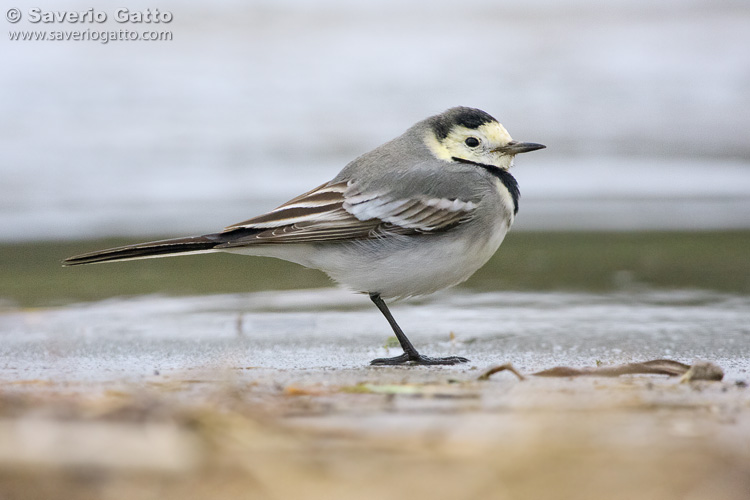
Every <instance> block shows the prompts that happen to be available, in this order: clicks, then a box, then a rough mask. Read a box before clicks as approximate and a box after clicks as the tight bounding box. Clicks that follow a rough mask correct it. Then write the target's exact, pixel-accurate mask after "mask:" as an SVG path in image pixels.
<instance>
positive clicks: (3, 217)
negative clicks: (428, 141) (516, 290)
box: [0, 0, 750, 242]
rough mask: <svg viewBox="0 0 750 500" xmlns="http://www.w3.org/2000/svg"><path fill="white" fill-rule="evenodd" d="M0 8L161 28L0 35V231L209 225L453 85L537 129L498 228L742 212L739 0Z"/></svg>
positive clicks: (747, 91) (712, 219)
mask: <svg viewBox="0 0 750 500" xmlns="http://www.w3.org/2000/svg"><path fill="white" fill-rule="evenodd" d="M21 3H25V2H21ZM17 7H18V8H20V9H21V11H22V12H23V14H24V15H25V17H24V18H23V19H22V20H21V21H20V22H18V23H17V24H10V23H8V22H6V21H3V22H4V23H5V26H4V27H5V28H7V29H8V30H60V29H71V30H72V29H78V30H85V29H92V30H104V29H109V30H114V29H122V28H123V27H125V28H130V29H136V30H140V31H143V30H168V31H171V32H172V33H173V40H172V41H156V42H145V41H138V42H128V41H112V42H109V43H107V44H102V43H99V42H95V41H79V42H73V41H67V42H61V41H56V42H28V41H27V42H21V41H9V39H8V37H7V36H4V37H3V38H4V41H3V42H2V43H3V45H4V47H3V50H2V55H1V56H0V57H2V61H3V64H2V65H3V68H4V71H2V73H1V74H0V84H1V85H2V88H3V90H4V92H3V93H2V94H1V95H0V110H1V112H0V127H1V128H0V130H2V134H0V158H1V159H0V178H1V179H2V183H1V186H0V194H1V195H2V196H1V197H0V238H1V239H2V240H3V241H6V242H13V241H29V240H57V239H80V238H97V237H104V236H133V237H135V236H137V237H140V236H157V235H158V236H161V235H172V234H183V233H185V234H186V233H201V232H211V231H214V230H216V229H218V228H221V227H224V226H225V225H228V224H230V223H234V222H238V221H240V220H244V219H246V218H248V217H250V216H252V215H254V214H255V213H257V212H259V211H261V210H266V209H270V208H273V207H275V206H277V205H278V204H280V203H282V202H284V201H286V200H287V199H289V198H290V197H292V196H294V195H296V194H298V193H300V192H302V191H304V190H307V189H310V188H311V187H314V186H317V185H318V184H320V183H322V182H324V181H326V180H328V179H329V178H330V177H332V176H333V175H334V174H335V173H337V172H338V171H339V170H340V169H341V168H342V167H343V166H344V165H345V164H346V163H347V162H348V161H350V160H352V159H353V158H355V157H356V156H357V155H359V154H361V153H363V152H366V151H368V150H369V149H371V148H373V147H375V146H377V145H379V144H381V143H382V142H384V141H387V140H389V139H390V138H392V137H395V136H396V135H399V134H400V133H402V132H403V131H404V130H405V129H406V128H408V127H409V126H410V125H411V124H413V123H414V122H416V121H418V120H420V119H422V118H424V117H426V116H429V115H432V114H436V113H439V112H441V111H443V110H444V109H446V108H449V107H452V106H456V105H466V106H473V107H479V108H481V109H484V110H486V111H488V112H489V113H490V114H492V115H494V116H496V117H497V118H498V119H499V120H500V121H501V122H502V123H503V124H504V125H505V126H506V128H507V129H508V130H509V131H510V133H511V134H512V135H513V136H514V138H517V139H520V140H527V141H535V142H541V143H544V144H546V145H547V146H548V149H547V150H545V151H543V152H538V153H535V154H534V155H529V156H524V157H522V158H519V159H518V161H517V167H516V169H515V170H514V174H515V175H516V177H517V178H518V179H519V182H520V184H521V191H522V203H521V211H520V214H519V217H518V218H517V226H516V229H518V230H529V229H536V230H569V229H614V230H638V229H687V230H693V229H731V228H733V229H740V228H741V229H745V228H748V227H750V141H749V140H748V130H750V112H748V110H750V51H748V47H749V46H750V5H749V4H748V3H747V2H744V1H732V0H726V1H720V2H716V1H708V0H693V1H690V0H688V1H684V0H681V1H662V2H650V1H632V0H627V1H624V0H622V1H612V2H607V4H606V6H604V5H601V4H600V3H598V2H591V1H587V0H571V1H565V2H554V1H548V0H531V1H527V2H523V3H511V2H489V1H478V0H470V1H468V2H462V3H461V5H460V6H459V5H457V4H456V3H455V2H448V1H441V0H438V1H434V0H431V1H420V2H411V3H406V4H405V3H403V2H396V1H385V2H383V1H370V2H357V3H351V2H343V1H333V0H331V1H319V0H315V1H308V0H285V1H266V2H259V1H256V2H239V1H232V0H223V1H219V2H211V3H208V2H197V1H193V2H174V1H162V2H159V4H158V5H156V4H153V2H144V1H141V0H133V1H131V2H128V4H127V7H128V8H129V9H130V10H131V11H137V10H143V9H145V8H147V7H151V8H154V7H158V8H159V9H160V10H162V11H170V12H172V14H173V20H172V22H171V23H169V24H150V25H149V24H141V25H137V24H127V25H122V24H118V23H115V22H114V21H113V20H112V17H113V15H112V12H113V11H114V7H112V8H109V7H97V10H102V11H104V12H106V13H107V14H108V16H109V20H108V21H107V22H106V23H105V24H101V25H99V24H88V23H86V24H72V25H71V24H63V25H61V24H47V25H44V24H43V23H38V24H32V23H30V22H29V21H28V19H27V17H28V16H27V15H26V14H27V10H28V8H29V7H30V5H29V6H25V5H21V4H20V3H19V5H17ZM40 7H41V8H42V9H46V10H86V9H88V8H90V7H91V5H89V4H87V3H80V2H70V1H64V2H55V3H54V4H49V5H46V6H45V5H40Z"/></svg>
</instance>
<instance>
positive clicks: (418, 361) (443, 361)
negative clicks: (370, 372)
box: [370, 353, 469, 366]
mask: <svg viewBox="0 0 750 500" xmlns="http://www.w3.org/2000/svg"><path fill="white" fill-rule="evenodd" d="M468 361H469V360H468V359H466V358H462V357H461V356H449V357H447V358H431V357H428V356H422V355H421V354H419V353H416V354H407V353H404V354H402V355H401V356H396V357H395V358H378V359H373V360H372V361H370V364H371V365H374V366H393V365H406V364H409V365H424V366H431V365H432V366H434V365H457V364H459V363H466V362H468Z"/></svg>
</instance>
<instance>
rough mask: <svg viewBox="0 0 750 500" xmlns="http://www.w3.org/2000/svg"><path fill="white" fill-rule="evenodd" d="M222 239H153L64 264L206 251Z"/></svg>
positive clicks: (82, 256)
mask: <svg viewBox="0 0 750 500" xmlns="http://www.w3.org/2000/svg"><path fill="white" fill-rule="evenodd" d="M221 243H222V239H221V238H219V237H218V235H213V234H209V235H206V236H194V237H191V238H176V239H172V240H162V241H151V242H148V243H139V244H137V245H128V246H124V247H117V248H110V249H108V250H99V251H98V252H91V253H85V254H82V255H75V256H73V257H68V258H67V259H65V260H64V261H63V266H78V265H80V264H94V263H96V262H111V261H118V260H133V259H147V258H152V257H166V256H168V255H177V254H187V253H195V252H206V251H209V250H212V249H213V248H214V247H215V246H216V245H220V244H221Z"/></svg>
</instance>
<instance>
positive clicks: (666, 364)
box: [477, 359, 724, 382]
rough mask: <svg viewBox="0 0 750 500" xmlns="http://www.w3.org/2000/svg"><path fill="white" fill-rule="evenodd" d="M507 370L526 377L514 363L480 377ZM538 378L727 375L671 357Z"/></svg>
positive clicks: (559, 369)
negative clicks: (674, 359)
mask: <svg viewBox="0 0 750 500" xmlns="http://www.w3.org/2000/svg"><path fill="white" fill-rule="evenodd" d="M505 370H508V371H510V372H511V373H513V374H514V375H515V376H517V377H518V379H519V380H525V377H524V376H523V375H522V374H521V373H519V372H518V371H517V370H516V369H515V368H514V367H513V365H511V364H510V363H506V364H504V365H499V366H494V367H492V368H490V369H488V370H486V371H485V372H484V373H482V374H481V375H480V376H479V377H478V378H477V380H488V379H489V378H490V376H491V375H493V374H495V373H498V372H501V371H505ZM531 375H533V376H536V377H582V376H587V377H619V376H620V375H669V376H670V377H678V376H682V378H681V379H680V382H693V381H696V380H714V381H720V380H722V379H723V378H724V370H722V369H721V367H720V366H718V365H715V364H714V363H711V362H709V361H696V362H694V363H693V364H692V365H686V364H684V363H680V362H679V361H673V360H670V359H655V360H652V361H644V362H642V363H626V364H622V365H614V366H602V365H600V364H599V363H597V366H587V367H583V368H571V367H569V366H556V367H554V368H549V369H547V370H542V371H540V372H536V373H532V374H531Z"/></svg>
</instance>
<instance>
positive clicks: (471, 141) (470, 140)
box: [464, 137, 479, 148]
mask: <svg viewBox="0 0 750 500" xmlns="http://www.w3.org/2000/svg"><path fill="white" fill-rule="evenodd" d="M464 143H466V145H467V146H469V147H470V148H475V147H477V146H479V139H477V138H476V137H467V138H466V140H465V141H464Z"/></svg>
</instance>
